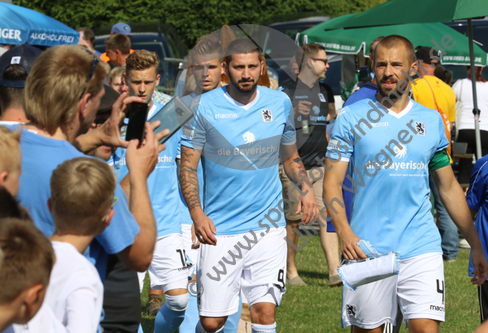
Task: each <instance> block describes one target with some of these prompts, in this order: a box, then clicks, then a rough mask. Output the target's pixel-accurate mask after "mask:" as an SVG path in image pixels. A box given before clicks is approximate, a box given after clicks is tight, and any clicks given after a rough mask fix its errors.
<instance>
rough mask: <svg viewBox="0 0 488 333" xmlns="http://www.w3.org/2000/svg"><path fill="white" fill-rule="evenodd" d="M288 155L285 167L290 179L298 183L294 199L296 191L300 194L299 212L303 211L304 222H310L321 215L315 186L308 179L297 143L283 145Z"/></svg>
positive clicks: (284, 162) (284, 163)
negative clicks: (314, 189)
mask: <svg viewBox="0 0 488 333" xmlns="http://www.w3.org/2000/svg"><path fill="white" fill-rule="evenodd" d="M282 149H283V150H284V154H285V156H286V157H287V158H286V159H285V160H284V161H283V168H284V169H285V173H286V175H287V176H288V178H290V180H291V181H292V182H293V183H294V184H295V185H297V189H296V191H294V193H293V194H292V200H293V197H294V195H295V193H296V192H298V193H299V194H300V196H299V198H298V210H297V213H299V212H301V211H303V217H302V220H303V223H305V224H308V223H309V222H310V221H311V220H312V219H315V217H317V216H318V215H319V208H318V205H317V199H316V198H315V193H314V191H313V186H312V184H311V183H310V181H309V180H308V177H307V171H306V170H305V167H304V166H303V162H302V159H301V158H300V156H299V155H298V151H297V149H296V145H292V146H285V145H283V146H282Z"/></svg>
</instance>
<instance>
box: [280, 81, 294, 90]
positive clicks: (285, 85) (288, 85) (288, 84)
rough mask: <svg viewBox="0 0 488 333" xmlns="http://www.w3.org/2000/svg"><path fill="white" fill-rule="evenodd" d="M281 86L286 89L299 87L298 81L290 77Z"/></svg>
mask: <svg viewBox="0 0 488 333" xmlns="http://www.w3.org/2000/svg"><path fill="white" fill-rule="evenodd" d="M281 86H282V87H283V88H284V89H296V87H297V82H296V81H295V80H293V79H288V80H286V81H284V82H283V83H282V84H281Z"/></svg>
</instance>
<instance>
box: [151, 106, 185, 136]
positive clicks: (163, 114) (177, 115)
mask: <svg viewBox="0 0 488 333" xmlns="http://www.w3.org/2000/svg"><path fill="white" fill-rule="evenodd" d="M192 117H193V112H192V111H191V110H190V108H189V107H188V106H187V105H186V104H185V103H184V102H183V101H182V100H181V98H179V97H174V98H173V99H172V100H170V101H169V102H168V103H167V104H166V105H165V106H164V107H163V108H162V109H161V110H159V111H158V112H157V113H156V114H155V115H154V116H152V117H151V119H150V120H149V121H151V122H153V121H156V120H159V121H160V122H161V125H160V126H159V127H158V128H157V129H156V130H154V134H158V133H159V132H161V131H162V130H164V129H166V128H167V129H169V135H167V136H165V137H163V138H162V139H161V140H160V141H159V143H164V142H166V141H167V140H168V139H169V138H171V136H172V135H173V134H175V133H176V132H177V131H178V130H179V129H180V128H181V127H182V126H183V125H184V124H185V123H186V122H187V121H188V120H190V119H191V118H192Z"/></svg>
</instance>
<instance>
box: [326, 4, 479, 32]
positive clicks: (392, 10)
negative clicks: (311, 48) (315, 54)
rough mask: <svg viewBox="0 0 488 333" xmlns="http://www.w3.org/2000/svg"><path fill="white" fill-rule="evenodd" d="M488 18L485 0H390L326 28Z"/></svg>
mask: <svg viewBox="0 0 488 333" xmlns="http://www.w3.org/2000/svg"><path fill="white" fill-rule="evenodd" d="M487 15H488V1H486V0H442V1H439V0H408V1H405V0H390V1H387V2H385V3H382V4H381V5H378V6H376V7H373V8H371V9H368V10H366V11H364V12H362V13H359V14H356V15H355V16H354V17H349V18H347V20H340V21H335V22H333V23H331V24H330V26H329V29H339V28H358V27H371V26H380V25H388V26H391V25H393V24H410V23H427V22H451V21H455V20H464V19H469V18H476V17H484V16H487Z"/></svg>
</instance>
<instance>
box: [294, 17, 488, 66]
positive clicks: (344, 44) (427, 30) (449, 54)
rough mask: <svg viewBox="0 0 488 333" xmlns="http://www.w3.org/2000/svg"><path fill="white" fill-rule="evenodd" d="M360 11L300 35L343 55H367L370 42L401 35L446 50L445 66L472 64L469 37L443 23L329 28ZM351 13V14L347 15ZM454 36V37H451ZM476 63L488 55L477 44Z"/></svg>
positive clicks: (303, 40)
mask: <svg viewBox="0 0 488 333" xmlns="http://www.w3.org/2000/svg"><path fill="white" fill-rule="evenodd" d="M351 15H352V16H355V15H357V14H349V15H344V16H340V17H338V18H336V19H334V20H336V21H335V22H331V21H332V20H329V21H326V22H324V23H320V24H318V25H316V26H314V27H312V28H310V29H307V30H305V31H303V32H302V33H301V36H299V42H300V44H301V45H303V44H307V43H318V44H320V45H323V46H324V47H325V49H326V51H327V52H334V53H341V54H358V53H359V52H360V51H361V50H362V51H363V54H364V55H365V56H366V57H367V56H368V55H369V44H370V43H371V42H372V41H373V40H374V39H375V38H376V37H379V36H388V35H401V36H404V37H406V38H408V39H409V40H410V41H411V42H412V44H413V45H414V47H416V46H419V45H422V46H431V47H434V48H435V49H437V50H440V49H442V50H443V54H442V58H441V63H442V64H445V65H469V47H468V43H469V41H468V38H467V37H466V36H464V35H463V34H461V33H459V32H457V31H456V30H454V29H452V28H451V27H448V26H447V25H445V24H442V23H412V24H398V25H391V26H376V27H366V28H356V29H335V30H327V29H328V28H329V27H331V26H334V25H335V23H337V22H339V21H342V22H344V21H346V20H349V19H350V18H351ZM346 16H347V17H346ZM449 36H451V37H452V40H451V39H450V37H449ZM474 54H475V59H474V60H475V64H476V65H478V66H486V65H487V55H486V52H484V51H483V49H481V48H480V47H479V46H478V45H475V47H474Z"/></svg>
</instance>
